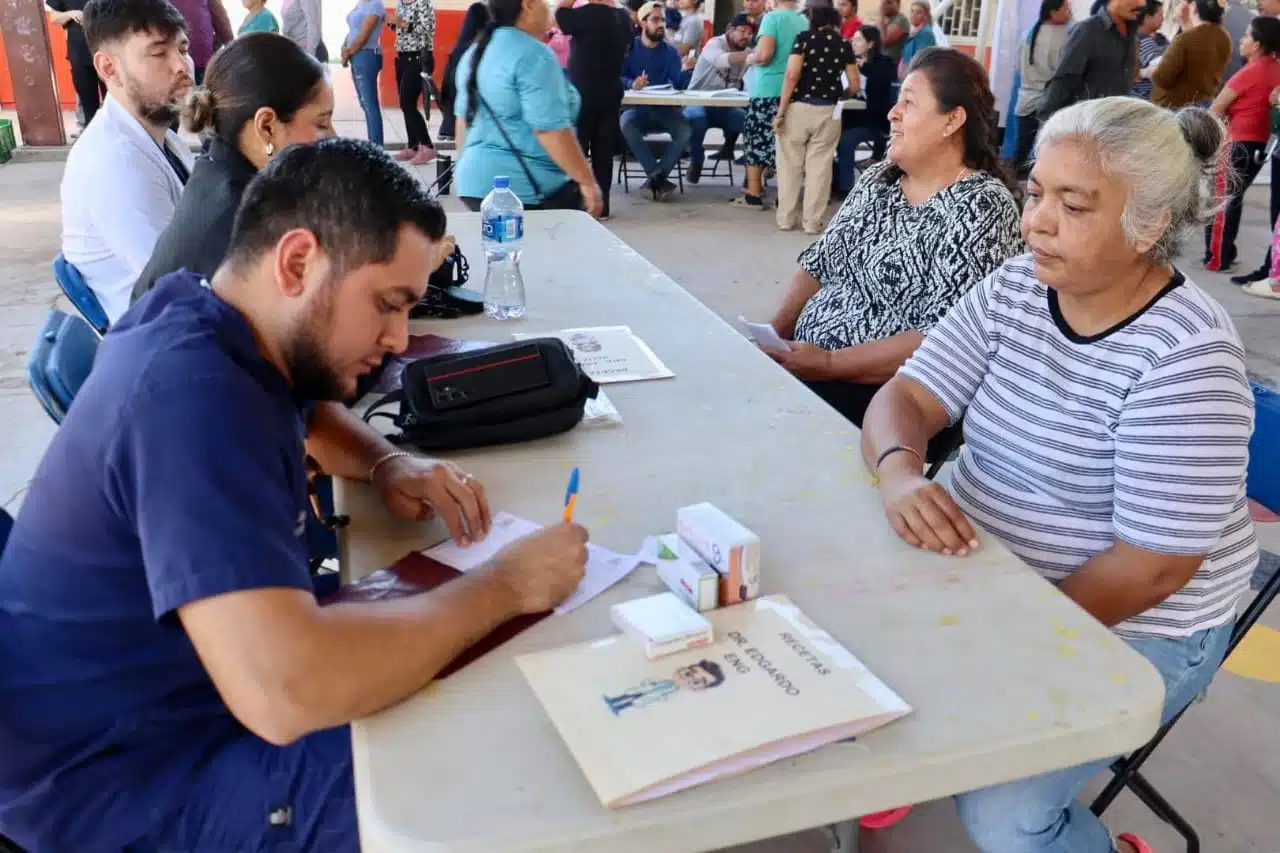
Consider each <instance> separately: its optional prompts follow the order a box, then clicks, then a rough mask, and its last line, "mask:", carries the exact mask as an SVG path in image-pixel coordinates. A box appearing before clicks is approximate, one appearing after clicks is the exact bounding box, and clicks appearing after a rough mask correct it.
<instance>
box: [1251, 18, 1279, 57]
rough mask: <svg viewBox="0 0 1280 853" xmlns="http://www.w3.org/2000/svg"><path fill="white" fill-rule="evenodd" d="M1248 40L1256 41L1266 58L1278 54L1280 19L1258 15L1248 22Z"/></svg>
mask: <svg viewBox="0 0 1280 853" xmlns="http://www.w3.org/2000/svg"><path fill="white" fill-rule="evenodd" d="M1249 38H1251V39H1253V40H1254V41H1256V42H1257V43H1258V47H1260V48H1262V52H1263V53H1265V54H1267V55H1268V56H1275V55H1276V54H1277V53H1280V19H1276V18H1272V17H1270V16H1269V15H1258V16H1257V17H1256V18H1254V19H1253V20H1252V21H1250V22H1249Z"/></svg>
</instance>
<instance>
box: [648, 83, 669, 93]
mask: <svg viewBox="0 0 1280 853" xmlns="http://www.w3.org/2000/svg"><path fill="white" fill-rule="evenodd" d="M673 89H675V86H672V85H671V84H670V83H660V84H658V85H656V86H645V87H644V88H643V89H641V90H640V91H641V92H670V91H672V90H673Z"/></svg>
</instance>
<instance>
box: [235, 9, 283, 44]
mask: <svg viewBox="0 0 1280 853" xmlns="http://www.w3.org/2000/svg"><path fill="white" fill-rule="evenodd" d="M244 8H245V10H246V14H245V16H244V23H243V24H241V25H240V29H239V30H238V31H237V32H236V35H238V36H242V35H244V34H245V33H278V32H280V22H279V21H277V20H276V16H275V15H273V14H271V10H270V9H268V8H267V0H244Z"/></svg>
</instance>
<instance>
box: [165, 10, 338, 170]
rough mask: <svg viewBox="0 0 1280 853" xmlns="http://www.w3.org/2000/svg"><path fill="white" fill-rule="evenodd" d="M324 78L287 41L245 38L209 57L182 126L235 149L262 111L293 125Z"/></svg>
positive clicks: (271, 37) (315, 62)
mask: <svg viewBox="0 0 1280 853" xmlns="http://www.w3.org/2000/svg"><path fill="white" fill-rule="evenodd" d="M324 75H325V71H324V66H323V65H321V64H320V63H319V61H318V60H316V58H315V57H313V56H311V54H309V53H307V52H306V51H305V50H303V49H302V48H300V47H298V45H297V44H295V43H294V42H293V40H292V39H289V38H286V37H285V36H282V35H280V34H278V33H246V34H244V35H242V36H240V37H239V38H237V39H236V40H235V41H233V42H231V44H229V45H227V46H226V47H224V48H223V49H222V50H220V51H218V52H217V53H216V54H214V57H213V59H212V60H211V61H210V62H209V67H208V68H207V69H206V70H205V75H204V83H203V84H201V85H200V86H197V87H196V88H195V89H192V90H191V94H190V95H188V96H187V105H186V107H185V108H184V109H183V113H182V118H183V123H184V124H185V125H186V126H187V129H188V130H190V131H191V132H192V133H200V132H201V131H202V130H205V129H206V128H211V129H212V130H213V132H214V135H215V136H217V137H218V138H219V139H221V140H222V141H223V143H225V144H226V145H229V146H231V147H232V148H235V147H237V146H238V143H239V137H240V131H241V129H242V128H244V126H245V124H246V123H247V122H248V121H250V120H251V119H252V118H253V116H254V114H255V113H257V112H258V110H260V109H262V108H263V107H269V108H271V109H272V110H273V111H275V114H276V115H277V116H279V117H280V120H281V121H285V122H288V121H292V120H293V116H294V114H295V113H297V112H298V110H299V109H300V108H302V107H304V106H306V105H307V104H308V103H310V102H311V100H312V98H314V97H315V95H316V87H317V86H319V85H320V82H321V81H322V80H324Z"/></svg>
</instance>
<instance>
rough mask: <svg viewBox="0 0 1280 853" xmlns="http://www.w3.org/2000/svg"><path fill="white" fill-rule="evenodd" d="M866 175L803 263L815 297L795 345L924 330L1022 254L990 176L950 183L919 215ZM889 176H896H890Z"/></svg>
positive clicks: (1013, 220) (878, 174)
mask: <svg viewBox="0 0 1280 853" xmlns="http://www.w3.org/2000/svg"><path fill="white" fill-rule="evenodd" d="M892 165H893V164H892V162H891V161H889V160H886V161H884V162H882V163H878V164H876V165H875V166H872V167H871V168H870V169H868V170H867V171H865V172H864V173H863V174H862V176H861V178H860V179H859V180H858V183H857V185H856V186H855V187H854V189H853V192H851V193H850V194H849V198H847V199H846V200H845V202H844V204H843V205H841V206H840V211H839V212H838V213H837V214H836V215H835V218H834V219H832V220H831V223H830V224H829V225H828V226H827V230H826V231H825V232H824V233H823V235H822V236H821V237H819V238H818V240H817V242H815V243H814V244H813V245H811V246H810V247H809V248H808V249H805V250H804V252H802V253H801V254H800V258H799V263H800V266H801V267H803V268H804V269H805V270H806V271H808V272H809V274H810V275H812V276H813V277H814V278H816V279H817V280H818V284H820V285H821V289H819V290H818V292H817V293H815V294H814V295H813V297H812V298H810V299H809V301H808V302H807V303H805V306H804V309H803V310H802V311H801V312H800V319H799V320H797V321H796V334H795V339H796V340H798V341H804V342H806V343H811V344H814V345H815V346H819V347H822V348H823V349H826V350H837V349H843V348H844V347H849V346H854V345H856V344H861V343H866V342H868V341H878V340H883V339H884V338H888V337H890V336H892V335H897V334H901V333H903V332H908V331H911V330H912V329H916V330H919V331H921V332H928V331H929V330H930V329H931V328H933V326H934V325H935V324H936V323H937V322H938V321H939V320H941V319H942V315H943V314H945V313H947V310H948V309H950V308H951V306H952V305H954V304H955V303H956V302H957V301H958V300H959V299H960V297H961V296H963V295H964V294H965V293H966V292H968V290H969V288H970V287H972V286H973V285H975V284H977V283H978V282H979V281H981V280H982V279H984V278H986V277H987V276H988V275H990V274H991V272H992V271H993V270H995V269H996V268H997V267H999V266H1000V265H1001V264H1002V263H1004V262H1005V261H1007V260H1008V259H1009V258H1012V257H1013V256H1014V255H1017V254H1020V253H1021V252H1023V251H1025V249H1024V247H1023V242H1022V232H1021V229H1020V228H1019V218H1020V217H1019V213H1018V205H1017V203H1016V202H1015V201H1014V198H1013V194H1012V193H1010V192H1009V189H1008V188H1007V187H1006V186H1005V185H1004V184H1003V183H1001V182H1000V179H999V178H996V177H995V176H993V175H991V174H990V173H988V172H974V173H972V174H970V175H968V176H967V177H965V178H963V179H961V180H959V181H956V182H955V183H954V184H952V185H951V186H949V187H947V188H946V189H944V190H942V191H940V192H938V193H935V194H934V195H933V197H932V198H930V199H929V200H928V201H926V202H925V203H924V204H922V205H920V206H918V207H912V206H911V204H910V203H908V201H907V199H906V197H905V196H903V194H902V187H901V185H900V182H899V181H898V180H896V179H889V180H886V177H888V176H887V175H886V170H888V169H889V168H890V167H891V166H892ZM889 174H890V175H891V174H892V173H889Z"/></svg>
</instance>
